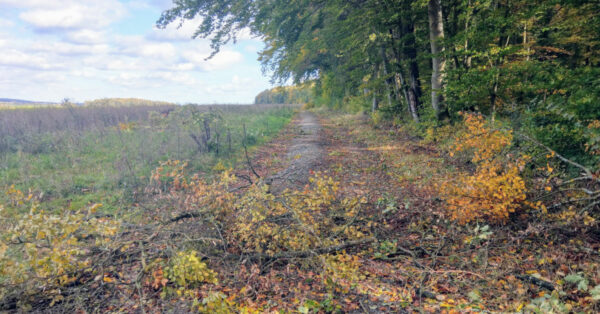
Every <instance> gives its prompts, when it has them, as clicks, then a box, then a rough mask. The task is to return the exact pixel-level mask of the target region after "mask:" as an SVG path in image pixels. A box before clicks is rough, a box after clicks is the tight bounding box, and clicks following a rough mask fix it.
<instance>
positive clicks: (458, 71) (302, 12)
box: [158, 0, 600, 163]
mask: <svg viewBox="0 0 600 314" xmlns="http://www.w3.org/2000/svg"><path fill="white" fill-rule="evenodd" d="M195 17H199V18H201V19H202V24H201V25H200V26H199V28H198V29H197V31H196V33H195V36H197V37H208V38H211V39H212V46H213V49H214V53H217V52H218V51H219V49H220V47H222V46H223V45H225V44H227V43H229V42H231V41H235V40H236V38H237V37H236V36H237V35H239V33H240V32H242V31H244V30H247V29H249V30H250V31H251V32H252V33H253V34H254V35H256V36H258V37H259V38H262V39H264V41H265V48H264V49H263V50H262V51H261V52H260V57H259V59H260V61H261V62H262V64H263V67H264V70H265V71H266V72H267V73H271V74H272V78H273V80H274V81H279V82H287V81H288V80H289V79H292V80H293V82H295V83H302V82H313V83H314V86H315V87H314V103H315V104H317V105H323V106H328V107H330V108H342V107H348V106H349V107H351V108H354V109H358V108H361V109H367V108H369V107H371V109H372V110H374V111H375V110H378V111H381V112H382V113H385V114H386V115H391V116H392V117H399V118H401V119H404V120H407V119H413V120H414V121H417V122H418V121H426V122H427V121H430V123H437V122H436V121H442V120H446V119H448V118H449V119H451V120H460V117H459V113H460V112H462V111H471V112H478V113H482V114H484V115H486V116H489V117H495V118H502V119H506V120H507V121H508V123H510V125H511V127H514V128H518V129H524V130H527V131H528V132H530V133H531V134H533V135H534V136H535V137H536V138H538V139H539V140H540V141H541V142H542V143H544V144H546V145H550V146H551V147H552V148H553V149H556V150H557V151H559V152H561V153H562V154H564V155H565V156H566V157H573V158H578V157H579V158H583V156H584V155H585V156H586V157H585V159H587V160H588V161H590V162H591V163H593V162H594V161H597V160H598V159H597V157H594V158H591V157H590V154H589V153H590V152H594V151H597V150H598V149H599V148H600V146H599V143H600V140H599V132H598V129H597V127H595V125H596V124H594V121H595V120H597V118H598V117H599V116H600V105H598V103H599V102H600V101H599V100H600V88H599V87H598V86H600V81H599V80H600V79H599V77H600V75H599V74H600V70H599V67H598V65H599V63H600V54H598V49H599V48H600V37H599V36H600V32H599V31H598V27H599V25H600V4H599V3H598V2H597V1H583V0H537V1H518V0H517V1H515V0H485V1H475V0H450V1H440V0H431V1H425V0H419V1H412V0H410V1H409V0H392V1H389V0H386V1H380V0H356V1H316V0H312V1H311V0H295V1H248V0H226V1H217V0H207V1H179V2H176V3H175V5H174V8H172V9H170V10H168V11H166V12H164V13H163V15H162V17H161V19H160V20H159V21H158V25H159V26H162V27H164V26H166V25H168V24H169V23H171V22H173V21H177V20H179V19H192V18H195ZM590 158H591V159H590ZM580 160H581V159H580Z"/></svg>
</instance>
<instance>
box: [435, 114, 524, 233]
mask: <svg viewBox="0 0 600 314" xmlns="http://www.w3.org/2000/svg"><path fill="white" fill-rule="evenodd" d="M463 118H464V126H465V130H464V131H463V132H461V133H460V134H459V135H458V136H457V137H456V138H455V144H454V147H453V151H452V152H451V153H450V154H451V155H454V153H458V152H464V153H466V154H468V155H469V156H470V160H471V162H473V164H475V166H476V168H475V171H472V172H469V171H463V172H458V173H455V174H454V175H453V176H452V177H451V178H446V179H445V180H444V182H442V183H441V184H440V186H439V187H440V192H441V195H442V196H443V198H444V199H445V200H446V203H447V210H448V213H449V215H450V217H451V219H453V220H455V221H458V222H460V223H463V224H464V223H468V222H471V221H476V220H486V221H489V222H496V223H501V222H504V221H506V220H507V219H508V217H509V215H510V214H511V213H514V212H516V211H517V210H518V209H519V208H520V207H521V206H522V204H523V203H524V201H525V198H526V195H525V193H526V187H525V181H524V180H523V178H522V177H521V175H520V173H521V169H523V167H524V165H525V163H526V162H527V161H528V158H527V156H521V157H519V158H515V157H512V158H511V156H507V155H505V154H502V153H503V151H505V150H506V149H507V148H508V147H509V146H510V144H511V142H512V138H513V137H512V133H511V132H510V131H508V130H504V129H499V128H498V129H496V128H494V127H493V125H491V124H490V123H488V122H486V121H485V119H484V118H483V117H482V116H480V115H476V114H463ZM511 159H512V160H511Z"/></svg>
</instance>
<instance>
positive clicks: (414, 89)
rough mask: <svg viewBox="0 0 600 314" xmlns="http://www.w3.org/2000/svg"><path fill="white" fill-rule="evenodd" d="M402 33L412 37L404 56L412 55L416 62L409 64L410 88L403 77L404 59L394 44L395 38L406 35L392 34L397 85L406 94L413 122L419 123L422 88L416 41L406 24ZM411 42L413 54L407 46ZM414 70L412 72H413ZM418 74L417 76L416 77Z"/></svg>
mask: <svg viewBox="0 0 600 314" xmlns="http://www.w3.org/2000/svg"><path fill="white" fill-rule="evenodd" d="M401 31H402V32H404V31H410V35H411V36H412V40H411V41H409V43H408V44H407V43H404V47H403V48H404V49H403V54H404V56H407V57H408V58H410V55H412V56H413V57H414V60H411V61H410V63H409V70H408V75H409V77H410V78H411V84H410V86H408V85H407V83H406V81H405V80H404V76H403V75H402V70H403V68H402V66H401V65H400V60H401V59H402V57H401V56H400V52H399V51H398V50H397V49H396V45H395V43H394V38H401V37H402V36H404V35H405V34H404V33H400V34H398V33H396V32H392V47H393V49H392V51H393V52H394V55H395V57H396V61H397V63H398V70H397V72H396V85H399V87H400V88H402V92H403V94H404V98H405V99H406V104H407V109H408V112H409V113H410V115H411V117H412V118H413V120H414V121H415V122H419V109H418V108H419V106H420V104H419V97H418V94H420V86H419V84H418V67H417V63H416V55H417V53H416V50H415V48H414V44H415V42H414V41H415V40H414V34H413V30H412V28H411V27H410V26H409V27H406V26H405V24H404V23H403V24H402V28H401ZM410 42H412V50H413V51H412V53H411V50H410V49H407V45H409V44H410ZM411 69H412V70H411ZM415 69H416V73H415ZM415 74H416V76H415ZM415 77H417V79H416V81H415Z"/></svg>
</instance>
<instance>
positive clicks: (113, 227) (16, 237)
mask: <svg viewBox="0 0 600 314" xmlns="http://www.w3.org/2000/svg"><path fill="white" fill-rule="evenodd" d="M7 194H10V196H11V198H13V199H12V200H11V201H12V202H13V204H15V205H17V206H19V208H21V209H24V208H27V207H28V212H27V213H26V214H20V215H19V214H17V215H16V217H15V215H8V214H5V213H4V212H2V213H0V215H1V218H2V223H3V226H2V235H1V236H0V279H1V280H2V283H3V287H6V286H12V287H13V289H11V290H8V289H5V288H2V287H0V299H1V298H4V297H5V296H6V295H7V294H8V293H15V292H17V291H18V292H19V293H21V294H23V293H24V294H28V293H36V292H37V291H40V290H43V291H45V294H46V295H47V296H49V297H52V298H53V300H54V301H57V300H60V299H61V296H60V287H61V286H64V285H67V284H70V283H72V282H74V281H75V280H76V279H77V277H76V276H77V272H78V271H80V270H83V269H88V268H90V267H91V266H92V260H91V259H90V248H91V247H93V246H96V247H98V246H110V244H111V237H112V236H114V235H115V234H116V233H117V231H118V230H119V226H120V223H119V222H118V221H114V220H112V219H108V218H96V217H94V216H93V213H94V212H95V211H96V210H97V209H98V208H99V207H101V206H102V205H101V204H94V205H92V206H90V207H88V208H86V209H82V210H78V211H75V212H71V211H67V210H65V211H62V212H60V213H48V212H46V211H45V210H42V209H40V208H39V204H38V203H37V201H35V199H32V196H31V195H29V196H25V195H24V194H23V193H21V192H20V191H18V190H16V189H15V188H14V187H11V188H10V189H9V190H8V191H7Z"/></svg>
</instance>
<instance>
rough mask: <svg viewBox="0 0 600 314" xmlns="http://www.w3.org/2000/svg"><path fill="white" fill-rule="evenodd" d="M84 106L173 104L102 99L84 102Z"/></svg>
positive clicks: (142, 100)
mask: <svg viewBox="0 0 600 314" xmlns="http://www.w3.org/2000/svg"><path fill="white" fill-rule="evenodd" d="M83 105H84V106H113V107H120V106H169V105H173V103H169V102H166V101H154V100H147V99H139V98H102V99H95V100H89V101H86V102H84V104H83Z"/></svg>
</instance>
